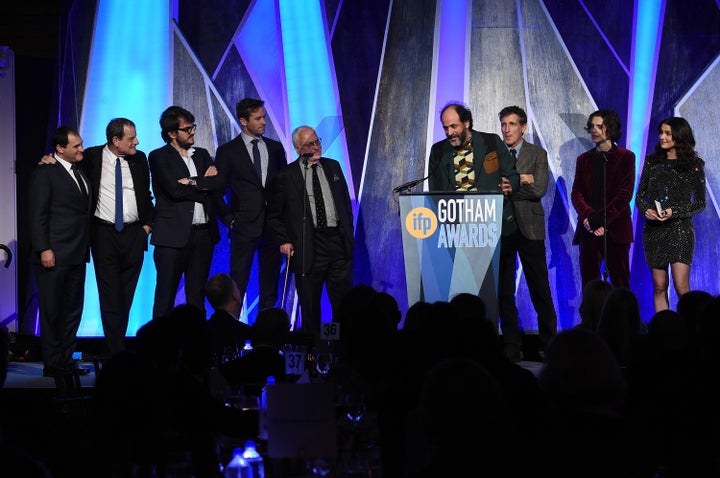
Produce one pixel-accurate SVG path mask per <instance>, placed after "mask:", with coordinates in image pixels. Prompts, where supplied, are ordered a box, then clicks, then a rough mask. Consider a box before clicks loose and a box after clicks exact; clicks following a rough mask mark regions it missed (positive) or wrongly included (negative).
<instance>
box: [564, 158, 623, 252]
mask: <svg viewBox="0 0 720 478" xmlns="http://www.w3.org/2000/svg"><path fill="white" fill-rule="evenodd" d="M605 156H606V157H607V163H606V167H607V171H606V180H607V235H608V239H609V240H610V241H612V242H614V243H616V244H630V243H631V242H633V227H632V218H631V217H630V199H632V195H633V189H634V187H635V153H633V152H632V151H630V150H628V149H625V148H622V147H620V146H617V145H614V146H613V147H612V149H611V150H610V151H609V152H607V153H605ZM601 160H602V157H601V156H600V153H598V151H597V150H596V149H595V148H593V149H591V150H589V151H585V152H584V153H583V154H581V155H580V156H578V158H577V163H576V165H575V178H574V180H573V186H572V192H571V194H570V198H571V200H572V204H573V207H574V208H575V211H576V212H577V214H578V220H577V222H578V225H577V227H576V228H575V236H574V238H573V244H577V243H578V242H579V240H580V235H581V234H588V232H587V231H586V230H585V228H584V227H582V223H583V221H584V220H585V218H589V219H590V220H591V225H592V223H593V222H594V223H595V224H596V225H602V224H601V221H602V219H603V217H604V214H605V210H604V208H603V207H602V205H601V206H600V207H598V208H594V207H593V206H592V205H591V201H592V195H593V182H594V179H593V177H594V166H595V162H596V161H601ZM601 181H602V178H599V182H600V183H601ZM597 221H600V222H597ZM593 228H595V227H593Z"/></svg>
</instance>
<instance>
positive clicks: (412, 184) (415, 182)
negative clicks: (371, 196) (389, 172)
mask: <svg viewBox="0 0 720 478" xmlns="http://www.w3.org/2000/svg"><path fill="white" fill-rule="evenodd" d="M454 156H457V153H454V154H453V157H454ZM440 163H441V161H438V162H436V163H435V165H434V166H433V168H432V170H430V172H429V173H428V175H427V176H425V177H424V178H420V179H413V180H412V181H410V182H407V183H405V184H401V185H400V186H397V187H394V188H393V190H392V192H393V193H399V192H403V191H407V190H408V189H411V188H414V187H415V186H417V185H418V184H420V183H421V182H423V181H425V180H426V179H428V178H429V177H430V176H432V175H433V174H434V173H435V170H437V168H438V166H440Z"/></svg>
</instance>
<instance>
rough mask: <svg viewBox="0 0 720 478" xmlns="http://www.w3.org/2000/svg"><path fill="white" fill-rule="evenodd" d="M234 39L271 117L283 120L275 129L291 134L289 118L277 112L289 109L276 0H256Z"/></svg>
mask: <svg viewBox="0 0 720 478" xmlns="http://www.w3.org/2000/svg"><path fill="white" fill-rule="evenodd" d="M260 39H261V40H260ZM234 41H235V46H236V47H237V50H238V52H239V53H240V56H241V58H242V59H243V63H244V64H245V68H247V71H248V73H249V74H250V77H251V78H252V80H253V85H254V86H255V88H256V89H257V91H258V93H259V94H260V98H262V99H263V101H265V110H266V112H267V113H268V116H269V117H271V118H273V119H274V120H277V121H279V122H278V123H276V124H275V130H276V131H277V132H278V134H282V137H287V136H288V135H289V134H290V131H288V126H287V125H286V124H285V123H286V122H287V120H288V118H287V117H284V116H281V115H279V114H274V113H276V112H283V111H284V110H285V86H284V81H283V80H284V76H283V70H282V68H283V65H282V62H281V61H278V59H279V58H282V44H281V43H280V42H281V37H280V33H279V31H278V17H277V10H276V5H275V1H274V0H259V1H257V2H255V3H254V4H253V6H252V8H251V9H249V10H248V12H247V14H246V15H245V18H243V23H242V25H241V26H240V28H239V29H238V32H237V35H236V36H235V38H234ZM258 41H262V48H258ZM282 137H281V138H280V139H282Z"/></svg>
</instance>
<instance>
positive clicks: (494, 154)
mask: <svg viewBox="0 0 720 478" xmlns="http://www.w3.org/2000/svg"><path fill="white" fill-rule="evenodd" d="M471 133H472V146H473V158H474V161H475V185H476V187H477V190H478V191H480V192H483V191H485V192H487V191H497V192H500V189H499V188H498V185H499V184H500V183H501V182H502V177H506V178H508V180H509V181H510V184H511V185H512V190H513V191H517V190H518V188H519V187H520V176H519V175H518V173H517V170H516V169H515V164H514V162H513V160H512V156H510V153H509V152H508V149H507V147H505V143H504V142H503V140H502V139H500V136H498V135H497V134H495V133H482V132H480V131H475V130H471ZM428 171H430V178H429V186H430V191H455V148H453V146H452V145H451V144H450V141H448V140H447V139H444V140H442V141H438V142H437V143H435V144H433V146H432V148H431V149H430V160H429V164H428ZM502 217H503V234H505V233H507V231H512V230H514V228H510V227H508V224H509V222H508V221H510V220H512V217H513V212H512V206H511V204H510V201H509V200H508V198H507V197H506V198H504V200H503V216H502Z"/></svg>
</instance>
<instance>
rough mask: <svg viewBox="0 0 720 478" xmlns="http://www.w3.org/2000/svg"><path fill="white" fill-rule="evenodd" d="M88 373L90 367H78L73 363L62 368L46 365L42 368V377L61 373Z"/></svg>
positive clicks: (55, 375)
mask: <svg viewBox="0 0 720 478" xmlns="http://www.w3.org/2000/svg"><path fill="white" fill-rule="evenodd" d="M89 373H90V369H87V368H83V367H78V366H77V365H75V364H72V365H69V366H67V367H64V368H58V367H51V366H49V365H46V366H45V367H44V368H43V377H57V376H62V375H78V376H82V375H87V374H89Z"/></svg>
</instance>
